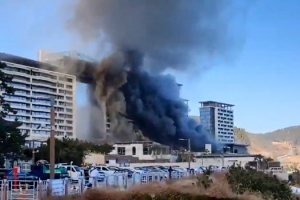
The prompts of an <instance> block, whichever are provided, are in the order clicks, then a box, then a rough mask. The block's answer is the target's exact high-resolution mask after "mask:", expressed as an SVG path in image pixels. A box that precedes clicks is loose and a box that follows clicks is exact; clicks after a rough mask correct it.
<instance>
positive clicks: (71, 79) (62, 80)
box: [3, 66, 76, 84]
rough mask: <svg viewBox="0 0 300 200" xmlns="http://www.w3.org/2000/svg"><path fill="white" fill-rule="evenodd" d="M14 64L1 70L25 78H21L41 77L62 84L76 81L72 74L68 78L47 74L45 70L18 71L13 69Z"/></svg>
mask: <svg viewBox="0 0 300 200" xmlns="http://www.w3.org/2000/svg"><path fill="white" fill-rule="evenodd" d="M14 68H15V66H8V69H6V70H3V71H4V72H5V73H7V74H10V75H15V77H16V76H20V78H25V79H23V80H28V79H30V78H33V79H41V80H45V81H49V82H52V83H57V82H59V83H63V84H68V83H73V82H75V81H76V77H75V76H72V77H69V78H68V79H67V78H66V77H62V76H59V75H53V74H48V73H46V72H33V73H31V72H30V71H29V70H28V72H29V73H28V72H27V73H26V72H25V73H24V72H18V71H17V70H14ZM36 73H38V74H36Z"/></svg>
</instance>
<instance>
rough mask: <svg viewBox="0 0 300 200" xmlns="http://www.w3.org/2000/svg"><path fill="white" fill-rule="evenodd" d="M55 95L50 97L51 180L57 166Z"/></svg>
mask: <svg viewBox="0 0 300 200" xmlns="http://www.w3.org/2000/svg"><path fill="white" fill-rule="evenodd" d="M54 105H55V97H54V96H51V97H50V106H51V111H50V145H49V148H50V149H49V150H50V180H53V179H54V166H55V107H54Z"/></svg>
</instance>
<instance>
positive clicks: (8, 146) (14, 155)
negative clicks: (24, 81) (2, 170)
mask: <svg viewBox="0 0 300 200" xmlns="http://www.w3.org/2000/svg"><path fill="white" fill-rule="evenodd" d="M6 67H7V65H6V64H5V63H3V62H0V90H1V95H0V107H1V111H0V152H1V155H0V160H1V161H0V166H3V164H4V159H5V158H6V159H9V160H10V161H11V162H13V161H16V160H18V159H19V156H20V155H21V154H22V148H23V146H24V145H25V139H26V138H27V137H28V133H25V134H22V133H21V131H20V130H19V129H18V127H20V126H21V125H22V123H21V122H19V121H18V119H17V118H15V120H14V121H8V120H6V117H7V116H8V115H11V114H16V113H17V112H16V110H14V109H13V108H11V106H10V104H9V102H7V101H6V100H5V97H6V96H12V95H14V92H15V90H14V88H13V87H12V86H10V85H9V83H10V82H12V80H13V77H12V76H9V75H7V74H6V73H5V72H4V71H3V70H4V69H5V68H6Z"/></svg>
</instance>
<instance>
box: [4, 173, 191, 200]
mask: <svg viewBox="0 0 300 200" xmlns="http://www.w3.org/2000/svg"><path fill="white" fill-rule="evenodd" d="M185 176H188V174H187V173H179V172H173V173H172V174H171V178H172V179H179V178H182V177H185ZM166 179H169V174H168V173H147V174H136V173H135V174H132V176H130V177H129V176H128V174H112V175H107V176H105V178H104V180H99V179H98V178H93V179H92V181H91V183H90V181H89V178H87V177H80V178H79V180H78V182H76V183H73V182H72V181H71V180H69V179H55V180H52V181H50V180H47V181H41V180H39V181H26V180H1V181H0V184H1V187H0V189H1V195H0V200H40V199H42V197H44V196H49V195H53V196H61V195H68V194H70V195H75V194H81V193H83V192H84V191H85V190H87V189H89V188H116V189H120V190H125V189H127V188H130V187H132V186H135V185H142V184H147V183H153V182H163V181H165V180H166Z"/></svg>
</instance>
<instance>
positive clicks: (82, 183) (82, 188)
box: [78, 177, 85, 194]
mask: <svg viewBox="0 0 300 200" xmlns="http://www.w3.org/2000/svg"><path fill="white" fill-rule="evenodd" d="M78 181H79V184H78V185H79V193H80V194H82V193H83V191H84V185H85V184H84V177H79V179H78Z"/></svg>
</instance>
